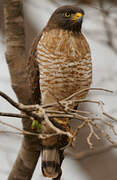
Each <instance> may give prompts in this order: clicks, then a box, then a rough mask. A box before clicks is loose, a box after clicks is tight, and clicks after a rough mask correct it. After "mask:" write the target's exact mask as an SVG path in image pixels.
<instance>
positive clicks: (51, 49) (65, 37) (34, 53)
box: [28, 6, 92, 180]
mask: <svg viewBox="0 0 117 180" xmlns="http://www.w3.org/2000/svg"><path fill="white" fill-rule="evenodd" d="M83 17H84V11H83V10H82V9H81V8H79V7H74V6H62V7H59V8H58V9H56V10H55V11H54V13H53V14H52V16H51V17H50V19H49V21H48V23H47V25H46V26H45V28H44V29H43V30H42V31H41V33H40V34H39V35H38V36H37V37H36V38H35V40H34V43H33V45H32V49H31V53H30V57H29V61H28V76H29V80H30V87H31V90H32V97H33V99H34V100H35V103H41V104H44V105H45V104H48V103H53V102H56V100H58V101H60V100H62V99H64V98H66V97H68V96H70V95H71V94H73V93H75V92H76V91H78V90H81V89H84V88H88V87H90V84H91V82H92V63H91V53H90V48H89V45H88V42H87V40H86V38H85V37H84V35H83V34H82V32H81V30H82V22H83ZM87 93H88V91H87V92H86V93H85V94H83V96H82V97H80V98H83V97H85V96H86V94H87ZM58 109H59V107H57V106H55V107H54V110H58ZM43 132H44V133H48V132H51V130H50V129H49V127H47V126H45V128H44V129H43ZM57 141H58V139H56V140H55V138H54V139H50V140H48V141H43V142H42V172H43V174H44V176H46V177H51V178H53V179H57V180H58V179H60V176H61V169H60V166H61V163H62V160H63V151H62V150H61V149H59V147H58V146H57V145H56V144H57ZM61 141H65V139H64V138H62V139H61Z"/></svg>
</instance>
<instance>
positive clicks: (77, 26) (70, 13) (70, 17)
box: [48, 6, 84, 32]
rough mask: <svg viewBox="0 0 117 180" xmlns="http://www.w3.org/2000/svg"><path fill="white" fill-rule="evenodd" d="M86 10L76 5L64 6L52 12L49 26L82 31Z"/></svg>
mask: <svg viewBox="0 0 117 180" xmlns="http://www.w3.org/2000/svg"><path fill="white" fill-rule="evenodd" d="M83 15H84V11H83V10H82V9H80V8H79V7H75V6H62V7H59V8H58V9H56V10H55V12H54V13H53V14H52V16H51V18H50V20H49V22H48V26H49V27H50V28H56V27H57V28H61V29H66V30H70V31H74V32H80V31H81V26H82V20H83Z"/></svg>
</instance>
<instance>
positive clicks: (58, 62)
mask: <svg viewBox="0 0 117 180" xmlns="http://www.w3.org/2000/svg"><path fill="white" fill-rule="evenodd" d="M37 61H38V64H39V70H40V89H41V92H42V94H46V93H47V92H50V91H52V93H53V92H54V91H55V93H54V94H56V96H57V97H58V98H59V99H61V98H65V97H66V96H68V95H70V94H72V93H74V92H75V91H76V90H77V89H81V88H82V87H87V86H89V85H90V83H91V69H92V67H91V56H90V49H89V46H88V43H87V41H86V40H85V38H84V36H83V35H82V34H79V35H75V34H73V33H72V32H68V31H64V30H56V29H55V30H51V31H49V32H45V33H43V35H42V37H41V39H40V41H39V43H38V46H37Z"/></svg>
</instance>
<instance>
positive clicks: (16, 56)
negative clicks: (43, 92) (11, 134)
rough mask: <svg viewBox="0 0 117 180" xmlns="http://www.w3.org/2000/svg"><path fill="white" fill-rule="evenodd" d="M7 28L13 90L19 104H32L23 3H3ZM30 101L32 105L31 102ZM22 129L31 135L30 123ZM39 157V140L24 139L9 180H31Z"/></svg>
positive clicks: (6, 0)
mask: <svg viewBox="0 0 117 180" xmlns="http://www.w3.org/2000/svg"><path fill="white" fill-rule="evenodd" d="M4 27H5V33H6V46H7V49H6V60H7V64H8V67H9V71H10V76H11V83H12V88H13V90H14V91H15V93H16V96H17V98H18V101H19V102H21V103H23V104H31V103H33V99H31V93H30V89H29V86H28V84H27V81H26V55H25V32H24V19H23V5H22V1H21V0H4ZM29 99H31V102H30V100H29ZM22 122H23V128H24V129H25V130H28V131H31V121H30V120H29V119H23V121H22ZM39 154H40V145H39V140H38V139H37V138H36V137H34V136H33V137H32V136H24V138H23V142H22V146H21V149H20V151H19V154H18V157H17V159H16V162H15V164H14V166H13V168H12V170H11V173H10V175H9V177H8V180H30V179H31V177H32V174H33V172H34V169H35V166H36V164H37V161H38V158H39Z"/></svg>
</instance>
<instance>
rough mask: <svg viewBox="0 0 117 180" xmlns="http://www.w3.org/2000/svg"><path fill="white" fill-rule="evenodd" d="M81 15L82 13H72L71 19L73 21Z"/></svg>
mask: <svg viewBox="0 0 117 180" xmlns="http://www.w3.org/2000/svg"><path fill="white" fill-rule="evenodd" d="M81 16H83V14H82V13H76V14H75V15H73V18H72V20H73V21H76V20H78V19H79V18H80V17H81Z"/></svg>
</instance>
